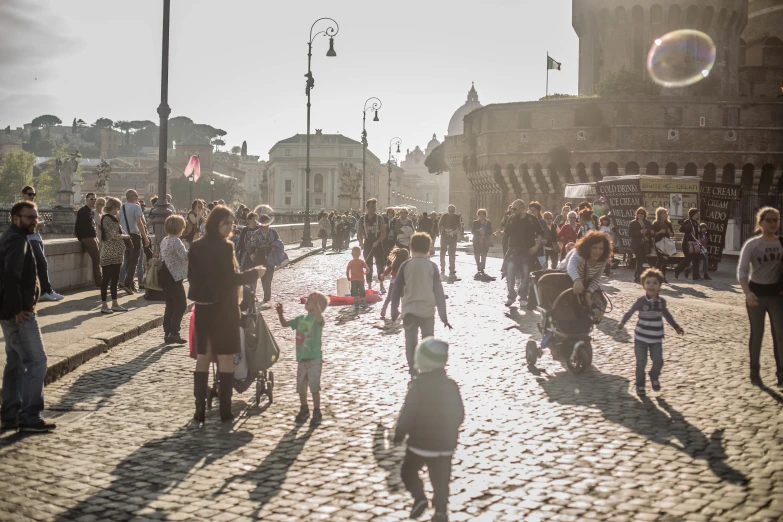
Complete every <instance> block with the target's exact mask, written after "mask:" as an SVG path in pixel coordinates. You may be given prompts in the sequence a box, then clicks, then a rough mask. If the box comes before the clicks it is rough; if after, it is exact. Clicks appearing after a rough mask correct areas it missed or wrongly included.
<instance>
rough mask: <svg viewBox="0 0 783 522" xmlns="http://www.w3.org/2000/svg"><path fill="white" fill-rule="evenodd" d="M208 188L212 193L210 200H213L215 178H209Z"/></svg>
mask: <svg viewBox="0 0 783 522" xmlns="http://www.w3.org/2000/svg"><path fill="white" fill-rule="evenodd" d="M209 188H210V190H211V191H212V192H211V193H212V195H211V196H210V198H209V199H210V200H211V201H215V178H212V179H210V180H209Z"/></svg>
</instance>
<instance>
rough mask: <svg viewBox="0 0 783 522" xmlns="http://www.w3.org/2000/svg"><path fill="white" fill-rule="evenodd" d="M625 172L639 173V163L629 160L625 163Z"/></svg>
mask: <svg viewBox="0 0 783 522" xmlns="http://www.w3.org/2000/svg"><path fill="white" fill-rule="evenodd" d="M625 173H626V174H629V175H630V174H639V164H638V163H636V162H635V161H629V162H628V163H626V164H625Z"/></svg>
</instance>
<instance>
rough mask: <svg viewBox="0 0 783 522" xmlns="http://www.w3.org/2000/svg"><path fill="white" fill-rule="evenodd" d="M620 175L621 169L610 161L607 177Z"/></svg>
mask: <svg viewBox="0 0 783 522" xmlns="http://www.w3.org/2000/svg"><path fill="white" fill-rule="evenodd" d="M618 174H620V169H619V168H618V167H617V163H615V162H614V161H610V162H609V163H608V164H607V165H606V175H607V176H617V175H618Z"/></svg>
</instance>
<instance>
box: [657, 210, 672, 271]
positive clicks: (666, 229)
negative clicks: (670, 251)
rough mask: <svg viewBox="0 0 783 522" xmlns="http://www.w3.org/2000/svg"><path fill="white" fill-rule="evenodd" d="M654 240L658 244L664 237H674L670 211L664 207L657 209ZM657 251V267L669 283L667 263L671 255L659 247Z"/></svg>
mask: <svg viewBox="0 0 783 522" xmlns="http://www.w3.org/2000/svg"><path fill="white" fill-rule="evenodd" d="M653 234H654V238H653V242H654V243H655V244H656V245H657V244H658V243H659V242H661V241H662V240H663V238H669V239H671V238H672V237H674V227H673V226H672V222H671V221H669V211H668V210H666V209H665V208H663V207H659V208H658V209H657V210H656V211H655V221H653ZM655 253H656V254H657V255H658V263H656V265H655V268H657V269H658V270H660V271H661V272H662V273H663V282H664V283H668V282H669V281H667V280H666V265H667V264H668V263H669V256H667V255H666V254H665V253H663V252H661V251H660V250H659V249H658V248H657V247H656V249H655Z"/></svg>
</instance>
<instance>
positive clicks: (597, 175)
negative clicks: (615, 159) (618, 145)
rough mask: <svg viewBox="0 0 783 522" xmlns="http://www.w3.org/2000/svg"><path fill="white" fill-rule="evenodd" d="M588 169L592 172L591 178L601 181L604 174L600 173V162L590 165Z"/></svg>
mask: <svg viewBox="0 0 783 522" xmlns="http://www.w3.org/2000/svg"><path fill="white" fill-rule="evenodd" d="M590 171H591V172H592V173H593V179H594V180H595V181H601V180H602V179H604V175H603V174H602V173H601V164H600V163H598V162H595V163H593V164H592V165H590Z"/></svg>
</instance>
